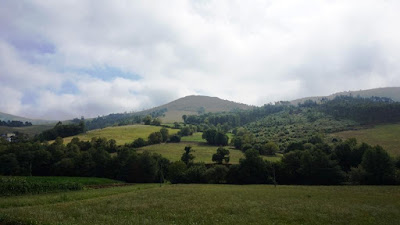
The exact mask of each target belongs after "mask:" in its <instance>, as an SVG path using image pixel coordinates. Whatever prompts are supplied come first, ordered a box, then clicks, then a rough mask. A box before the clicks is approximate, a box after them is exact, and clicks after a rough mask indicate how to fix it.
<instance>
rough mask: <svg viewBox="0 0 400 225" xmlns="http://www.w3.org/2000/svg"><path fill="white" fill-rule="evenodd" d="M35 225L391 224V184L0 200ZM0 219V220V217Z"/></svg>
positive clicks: (11, 214)
mask: <svg viewBox="0 0 400 225" xmlns="http://www.w3.org/2000/svg"><path fill="white" fill-rule="evenodd" d="M0 218H2V219H3V221H2V223H4V224H6V222H5V221H6V219H7V220H11V221H15V220H18V221H31V222H33V223H38V224H398V221H399V219H400V188H399V187H396V186H380V187H378V186H277V187H276V188H274V186H267V185H248V186H245V185H237V186H235V185H167V186H163V187H161V188H160V187H158V185H157V184H145V185H134V186H129V187H121V188H110V189H99V190H85V191H77V192H68V193H63V194H45V195H39V196H20V197H12V198H2V199H0ZM0 221H1V220H0Z"/></svg>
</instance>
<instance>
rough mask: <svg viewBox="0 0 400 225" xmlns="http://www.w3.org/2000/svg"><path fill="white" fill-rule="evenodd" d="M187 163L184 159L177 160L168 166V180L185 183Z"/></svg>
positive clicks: (174, 182)
mask: <svg viewBox="0 0 400 225" xmlns="http://www.w3.org/2000/svg"><path fill="white" fill-rule="evenodd" d="M185 172H186V164H185V163H184V162H182V161H176V162H173V163H171V164H170V165H169V167H168V180H169V181H170V182H171V183H173V184H177V183H184V182H185Z"/></svg>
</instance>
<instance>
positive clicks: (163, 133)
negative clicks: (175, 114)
mask: <svg viewBox="0 0 400 225" xmlns="http://www.w3.org/2000/svg"><path fill="white" fill-rule="evenodd" d="M160 133H161V136H162V142H166V141H167V140H168V133H169V132H168V129H167V128H165V127H163V128H161V129H160Z"/></svg>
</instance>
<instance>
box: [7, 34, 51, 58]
mask: <svg viewBox="0 0 400 225" xmlns="http://www.w3.org/2000/svg"><path fill="white" fill-rule="evenodd" d="M8 42H9V43H10V44H11V45H12V46H14V48H16V49H18V51H20V52H33V53H37V54H53V53H55V51H56V47H55V45H53V44H52V43H50V42H47V41H44V40H42V39H40V38H35V37H30V38H20V37H18V38H15V37H14V38H12V39H11V38H9V39H8Z"/></svg>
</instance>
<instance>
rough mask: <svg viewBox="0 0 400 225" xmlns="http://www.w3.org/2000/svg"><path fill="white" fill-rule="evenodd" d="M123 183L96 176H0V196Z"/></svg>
mask: <svg viewBox="0 0 400 225" xmlns="http://www.w3.org/2000/svg"><path fill="white" fill-rule="evenodd" d="M120 183H124V182H122V181H117V180H111V179H107V178H98V177H50V176H47V177H40V176H0V196H12V195H23V194H40V193H47V192H61V191H72V190H81V189H83V188H84V187H89V186H90V187H92V186H109V185H115V184H120Z"/></svg>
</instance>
